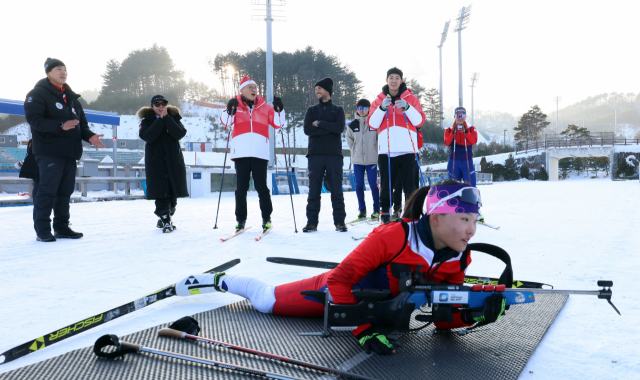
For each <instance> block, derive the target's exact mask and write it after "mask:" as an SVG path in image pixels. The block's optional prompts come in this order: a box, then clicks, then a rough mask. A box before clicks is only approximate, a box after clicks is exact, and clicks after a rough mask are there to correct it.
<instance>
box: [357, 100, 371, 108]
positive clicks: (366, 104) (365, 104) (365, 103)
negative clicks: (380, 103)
mask: <svg viewBox="0 0 640 380" xmlns="http://www.w3.org/2000/svg"><path fill="white" fill-rule="evenodd" d="M356 107H371V103H370V102H369V101H368V100H367V99H360V100H358V104H356Z"/></svg>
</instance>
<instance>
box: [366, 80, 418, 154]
mask: <svg viewBox="0 0 640 380" xmlns="http://www.w3.org/2000/svg"><path fill="white" fill-rule="evenodd" d="M386 97H387V95H386V94H385V93H384V92H381V93H380V94H379V95H378V97H377V98H376V100H374V101H373V104H371V109H372V110H374V111H373V112H371V113H369V118H368V119H367V123H369V126H370V127H371V128H373V129H377V130H378V154H387V153H388V151H389V149H388V148H389V147H390V151H391V157H395V156H399V155H402V154H407V153H413V152H414V147H415V150H416V151H417V150H418V149H419V148H418V136H417V133H416V126H421V125H422V124H424V121H425V119H426V118H427V116H426V115H425V114H424V112H423V111H422V106H421V105H420V100H418V98H417V97H415V96H414V95H413V92H411V90H409V89H407V90H406V91H405V92H403V93H402V95H400V99H404V100H405V101H406V102H407V103H408V104H409V109H408V110H407V111H405V112H404V113H405V114H406V115H407V119H406V122H405V118H404V116H403V115H402V113H403V109H402V108H398V107H396V106H395V105H393V104H392V105H390V106H389V108H388V109H387V111H388V113H389V144H388V145H389V146H387V132H386V130H387V112H385V111H383V110H381V109H380V104H382V101H383V100H384V98H386ZM407 129H408V130H409V133H407ZM409 134H411V138H409ZM412 140H413V146H412V145H411V141H412Z"/></svg>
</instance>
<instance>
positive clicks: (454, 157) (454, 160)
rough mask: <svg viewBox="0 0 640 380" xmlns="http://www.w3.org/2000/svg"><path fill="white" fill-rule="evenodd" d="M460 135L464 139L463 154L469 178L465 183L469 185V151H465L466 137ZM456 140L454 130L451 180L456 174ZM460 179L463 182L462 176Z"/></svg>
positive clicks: (456, 133)
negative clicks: (465, 158)
mask: <svg viewBox="0 0 640 380" xmlns="http://www.w3.org/2000/svg"><path fill="white" fill-rule="evenodd" d="M462 133H463V137H464V152H465V154H466V155H467V174H468V176H469V181H468V182H467V183H468V184H469V185H471V169H469V151H468V150H467V136H466V134H465V133H464V132H462ZM457 138H458V130H457V129H456V130H455V132H454V134H453V168H452V169H451V178H453V177H454V176H455V173H456V139H457ZM462 179H463V180H464V176H462Z"/></svg>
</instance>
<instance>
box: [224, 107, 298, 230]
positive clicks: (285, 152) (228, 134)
mask: <svg viewBox="0 0 640 380" xmlns="http://www.w3.org/2000/svg"><path fill="white" fill-rule="evenodd" d="M278 120H280V111H278ZM234 122H235V120H234ZM227 124H229V114H228V113H227ZM280 124H281V125H282V120H280ZM229 127H230V126H229ZM232 132H233V128H230V129H229V132H228V133H227V147H226V148H225V150H224V163H223V164H222V180H221V181H220V191H219V193H218V208H217V210H216V223H215V225H214V226H213V229H214V230H216V229H218V213H219V212H220V198H221V197H222V185H223V184H224V172H225V169H226V167H227V153H228V152H229V139H230V138H231V133H232ZM280 136H282V149H283V152H284V164H285V166H286V170H287V182H288V183H289V196H290V197H291V211H292V212H293V227H294V228H295V232H296V233H298V226H297V224H296V211H295V209H294V208H293V186H292V185H291V174H290V173H289V164H288V163H287V150H286V148H285V145H284V134H283V133H282V130H280Z"/></svg>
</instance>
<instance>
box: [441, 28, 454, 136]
mask: <svg viewBox="0 0 640 380" xmlns="http://www.w3.org/2000/svg"><path fill="white" fill-rule="evenodd" d="M449 23H451V20H449V21H447V22H445V23H444V30H443V31H442V37H441V38H440V45H438V50H439V52H440V118H441V119H440V128H443V129H444V125H443V123H444V120H443V119H442V45H444V41H446V40H447V32H449Z"/></svg>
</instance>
